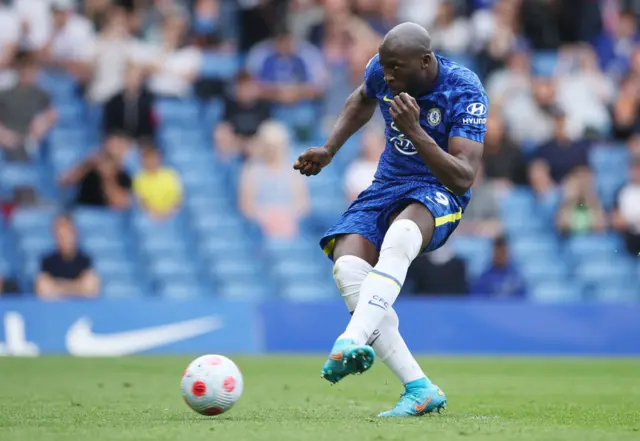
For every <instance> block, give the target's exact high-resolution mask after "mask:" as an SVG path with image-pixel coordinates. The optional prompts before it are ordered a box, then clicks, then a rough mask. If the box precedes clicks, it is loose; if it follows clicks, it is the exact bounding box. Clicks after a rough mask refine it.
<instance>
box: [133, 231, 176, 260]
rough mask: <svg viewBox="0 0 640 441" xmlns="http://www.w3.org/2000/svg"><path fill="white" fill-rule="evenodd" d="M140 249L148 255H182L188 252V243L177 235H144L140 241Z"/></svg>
mask: <svg viewBox="0 0 640 441" xmlns="http://www.w3.org/2000/svg"><path fill="white" fill-rule="evenodd" d="M138 244H139V247H140V250H141V251H142V252H143V253H145V254H147V255H176V254H178V255H180V256H184V255H186V254H187V245H186V243H185V241H184V240H183V239H181V238H180V237H177V236H168V237H167V236H162V235H159V236H156V235H144V236H141V237H140V240H139V242H138Z"/></svg>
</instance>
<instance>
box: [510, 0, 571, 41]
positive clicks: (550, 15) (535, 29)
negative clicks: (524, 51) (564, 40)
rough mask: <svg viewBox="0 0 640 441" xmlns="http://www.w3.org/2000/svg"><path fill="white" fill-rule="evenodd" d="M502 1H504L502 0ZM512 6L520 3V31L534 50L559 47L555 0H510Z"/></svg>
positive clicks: (515, 6)
mask: <svg viewBox="0 0 640 441" xmlns="http://www.w3.org/2000/svg"><path fill="white" fill-rule="evenodd" d="M503 3H505V1H504V0H503ZM509 3H512V4H513V5H514V6H513V7H514V8H517V5H516V4H517V3H520V4H521V7H520V18H521V20H522V32H523V33H524V35H526V37H527V38H528V40H529V41H530V42H531V45H532V46H533V48H534V49H535V50H542V49H557V48H558V47H560V43H561V40H560V32H559V30H560V29H559V28H560V26H559V17H558V8H557V7H556V2H555V0H534V1H531V0H525V1H522V2H515V1H510V2H509Z"/></svg>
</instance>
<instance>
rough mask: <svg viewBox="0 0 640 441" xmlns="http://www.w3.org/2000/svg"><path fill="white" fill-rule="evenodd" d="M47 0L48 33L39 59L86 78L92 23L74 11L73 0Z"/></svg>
mask: <svg viewBox="0 0 640 441" xmlns="http://www.w3.org/2000/svg"><path fill="white" fill-rule="evenodd" d="M50 1H51V33H50V35H49V38H48V40H47V43H46V44H45V45H44V46H43V47H42V49H41V50H40V52H41V59H42V61H43V62H44V65H45V66H46V67H50V68H59V69H63V70H66V71H67V72H69V73H71V74H72V75H73V76H75V77H76V78H77V79H78V80H80V81H81V82H85V81H87V80H88V79H89V78H90V77H91V74H92V69H91V61H92V55H93V48H94V40H95V32H94V29H93V25H92V24H91V22H90V21H89V20H87V19H86V18H84V17H83V16H81V15H79V14H76V13H75V12H74V9H75V1H74V0H50Z"/></svg>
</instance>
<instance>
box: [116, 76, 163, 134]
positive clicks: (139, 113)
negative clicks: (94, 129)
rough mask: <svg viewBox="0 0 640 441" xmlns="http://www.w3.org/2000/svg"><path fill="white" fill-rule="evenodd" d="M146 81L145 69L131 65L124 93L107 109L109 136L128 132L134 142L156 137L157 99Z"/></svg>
mask: <svg viewBox="0 0 640 441" xmlns="http://www.w3.org/2000/svg"><path fill="white" fill-rule="evenodd" d="M143 80H144V78H143V71H142V68H141V67H139V66H136V65H135V64H132V63H129V64H128V65H127V68H126V73H125V81H124V90H122V91H121V92H119V93H117V94H116V95H114V96H113V97H111V98H110V99H109V101H107V103H106V105H105V107H104V121H103V129H104V132H105V133H111V132H124V133H126V134H128V135H129V136H131V137H132V138H134V139H141V138H149V137H153V136H154V134H155V122H154V118H153V97H152V96H151V94H150V93H149V91H148V90H147V88H146V86H145V85H144V82H143Z"/></svg>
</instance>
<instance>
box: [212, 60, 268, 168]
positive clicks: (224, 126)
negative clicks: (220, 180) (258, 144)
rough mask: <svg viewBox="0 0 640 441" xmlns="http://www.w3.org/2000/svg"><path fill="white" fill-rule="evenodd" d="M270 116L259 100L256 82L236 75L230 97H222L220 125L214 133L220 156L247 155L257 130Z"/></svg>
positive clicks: (245, 74)
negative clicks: (222, 112) (223, 108)
mask: <svg viewBox="0 0 640 441" xmlns="http://www.w3.org/2000/svg"><path fill="white" fill-rule="evenodd" d="M270 116H271V115H270V107H269V104H268V103H267V102H265V101H263V100H261V99H260V88H259V86H258V83H257V82H256V81H254V79H253V78H252V77H251V75H250V74H248V73H247V72H241V73H240V74H238V76H237V78H236V87H235V91H234V94H233V95H232V96H227V97H225V111H224V116H223V119H222V123H220V124H218V126H217V127H216V129H215V134H214V137H215V140H216V142H215V145H216V146H217V147H218V150H219V152H220V153H221V154H222V156H229V155H231V154H243V155H244V154H249V153H250V152H248V151H247V149H248V148H249V146H250V142H251V140H252V139H253V137H254V135H255V134H256V133H257V132H258V127H260V125H261V124H262V123H263V122H265V121H266V120H267V119H269V117H270Z"/></svg>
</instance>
